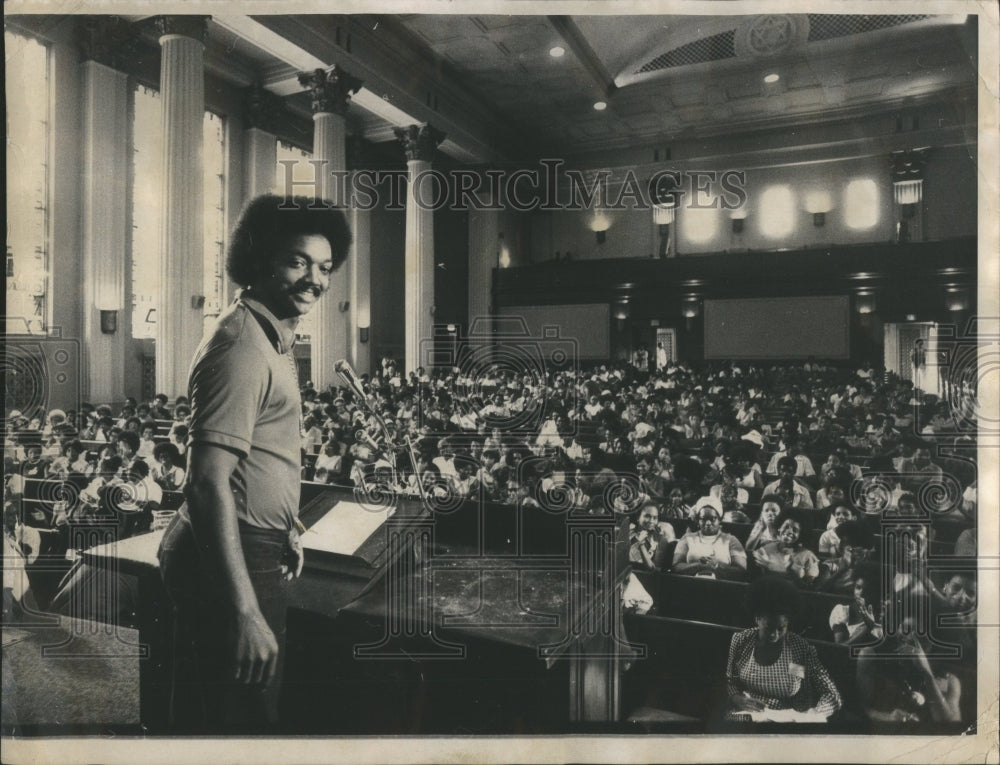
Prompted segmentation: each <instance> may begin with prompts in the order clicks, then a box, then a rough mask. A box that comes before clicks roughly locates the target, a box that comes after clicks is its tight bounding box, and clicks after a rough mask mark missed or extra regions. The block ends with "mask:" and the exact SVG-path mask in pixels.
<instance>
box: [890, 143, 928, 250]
mask: <svg viewBox="0 0 1000 765" xmlns="http://www.w3.org/2000/svg"><path fill="white" fill-rule="evenodd" d="M929 152H930V149H929V148H923V149H908V150H903V151H894V152H892V153H890V154H889V165H890V167H891V170H892V193H893V216H894V224H895V226H894V236H893V241H894V242H896V243H897V244H905V243H906V242H922V241H924V213H923V186H924V167H925V166H926V165H927V155H928V153H929Z"/></svg>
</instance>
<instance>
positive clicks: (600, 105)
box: [594, 101, 608, 112]
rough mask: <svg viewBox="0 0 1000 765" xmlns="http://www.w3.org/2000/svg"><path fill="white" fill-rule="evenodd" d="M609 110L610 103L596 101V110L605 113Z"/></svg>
mask: <svg viewBox="0 0 1000 765" xmlns="http://www.w3.org/2000/svg"><path fill="white" fill-rule="evenodd" d="M607 108H608V102H607V101H595V102H594V109H596V110H597V111H599V112H603V111H604V110H605V109H607Z"/></svg>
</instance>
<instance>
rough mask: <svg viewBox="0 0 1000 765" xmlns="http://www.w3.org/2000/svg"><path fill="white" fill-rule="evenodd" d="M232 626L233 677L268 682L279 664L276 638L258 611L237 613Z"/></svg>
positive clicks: (248, 681) (252, 683) (242, 680)
mask: <svg viewBox="0 0 1000 765" xmlns="http://www.w3.org/2000/svg"><path fill="white" fill-rule="evenodd" d="M233 629H234V632H235V634H234V635H233V642H234V646H233V677H234V678H235V679H236V681H237V682H240V683H246V684H247V685H256V684H259V683H268V682H270V681H271V680H272V679H273V678H274V672H275V669H276V668H277V664H278V641H277V640H276V639H275V637H274V633H273V632H272V631H271V628H270V627H268V626H267V622H266V621H264V617H263V616H262V615H261V613H260V611H259V610H258V611H257V612H256V613H248V614H242V613H241V614H237V615H236V623H235V624H234V625H233Z"/></svg>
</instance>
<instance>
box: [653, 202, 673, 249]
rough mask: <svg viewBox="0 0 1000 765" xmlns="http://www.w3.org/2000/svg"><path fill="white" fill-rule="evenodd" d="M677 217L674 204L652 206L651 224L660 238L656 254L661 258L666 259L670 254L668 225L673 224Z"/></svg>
mask: <svg viewBox="0 0 1000 765" xmlns="http://www.w3.org/2000/svg"><path fill="white" fill-rule="evenodd" d="M676 215H677V207H676V205H674V204H672V203H671V204H669V205H664V204H654V205H653V223H655V224H656V232H657V234H658V235H659V238H660V244H659V248H658V252H657V254H658V255H659V257H661V258H665V257H667V255H668V254H669V252H670V224H671V223H673V222H674V218H675V217H676Z"/></svg>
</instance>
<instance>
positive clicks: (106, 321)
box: [101, 311, 118, 335]
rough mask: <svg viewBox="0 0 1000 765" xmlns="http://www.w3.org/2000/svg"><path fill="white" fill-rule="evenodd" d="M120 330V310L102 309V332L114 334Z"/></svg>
mask: <svg viewBox="0 0 1000 765" xmlns="http://www.w3.org/2000/svg"><path fill="white" fill-rule="evenodd" d="M117 331H118V311H101V332H103V333H104V334H105V335H113V334H114V333H115V332H117Z"/></svg>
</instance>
